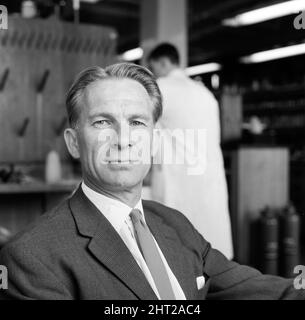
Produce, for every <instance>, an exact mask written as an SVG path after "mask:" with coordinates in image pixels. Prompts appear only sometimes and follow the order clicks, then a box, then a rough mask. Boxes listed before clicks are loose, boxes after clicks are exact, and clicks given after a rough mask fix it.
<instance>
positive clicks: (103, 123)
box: [93, 120, 110, 127]
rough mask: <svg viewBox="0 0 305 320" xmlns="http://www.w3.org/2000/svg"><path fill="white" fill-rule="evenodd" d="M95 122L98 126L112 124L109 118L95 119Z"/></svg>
mask: <svg viewBox="0 0 305 320" xmlns="http://www.w3.org/2000/svg"><path fill="white" fill-rule="evenodd" d="M93 124H94V126H96V127H105V126H109V125H110V121H109V120H98V121H95V122H94V123H93Z"/></svg>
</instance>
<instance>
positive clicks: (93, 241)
mask: <svg viewBox="0 0 305 320" xmlns="http://www.w3.org/2000/svg"><path fill="white" fill-rule="evenodd" d="M143 207H144V212H145V218H146V221H147V224H148V226H149V228H150V230H151V232H152V233H153V235H154V237H155V239H156V240H157V242H158V244H159V246H160V248H161V250H162V252H163V254H164V256H165V258H166V260H167V262H168V264H169V266H170V268H171V269H172V271H173V273H174V274H175V276H176V278H177V280H178V281H179V283H180V285H181V287H182V289H183V291H184V293H185V295H186V298H187V299H205V298H206V297H207V298H209V299H281V298H289V299H295V298H305V293H304V292H305V291H304V290H295V289H294V288H293V286H292V280H288V279H282V278H279V277H274V276H264V275H262V274H261V273H260V272H258V271H257V270H255V269H252V268H249V267H246V266H241V265H239V264H237V263H235V262H231V261H228V260H227V259H226V258H225V257H224V256H223V255H222V254H221V253H220V252H218V251H217V250H214V249H212V248H211V246H210V244H209V243H208V242H207V241H206V240H205V239H204V238H203V237H202V236H201V235H200V234H199V233H198V232H197V231H196V230H195V229H194V227H193V226H192V225H191V223H190V222H189V221H188V220H187V219H186V217H185V216H184V215H182V214H181V213H180V212H178V211H176V210H173V209H170V208H168V207H165V206H163V205H161V204H159V203H156V202H152V201H143ZM0 265H5V266H7V268H8V274H9V283H8V286H9V288H8V289H7V290H0V298H2V299H157V297H156V295H155V294H154V292H153V290H152V289H151V287H150V285H149V283H148V282H147V280H146V278H145V276H144V274H143V273H142V271H141V269H140V268H139V266H138V264H137V263H136V261H135V260H134V258H133V256H132V255H131V253H130V252H129V250H128V249H127V247H126V246H125V244H124V242H123V241H122V240H121V238H120V236H119V235H118V234H117V233H116V231H115V230H114V228H113V227H112V225H111V224H110V223H109V222H108V220H107V219H106V218H105V217H104V216H103V214H101V213H100V212H99V211H98V209H97V208H96V207H95V206H94V205H93V204H92V203H91V202H90V201H89V200H88V199H87V197H86V196H85V195H84V194H83V192H82V190H81V188H78V190H77V191H76V193H75V194H74V195H73V196H72V197H71V198H70V199H68V200H66V201H65V202H63V203H62V204H60V205H59V206H58V207H57V208H55V209H53V210H52V211H50V212H49V213H46V214H44V215H42V216H41V217H40V218H39V219H38V221H37V222H35V224H34V225H32V226H31V227H29V228H27V230H25V231H24V232H22V233H21V234H19V235H17V236H16V237H15V238H14V239H13V240H12V241H10V242H9V243H8V244H7V245H6V246H4V248H3V249H2V250H1V251H0ZM202 275H204V276H205V278H206V285H205V286H204V287H203V289H201V290H198V289H197V284H196V278H197V277H198V276H202Z"/></svg>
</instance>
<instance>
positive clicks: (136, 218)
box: [130, 209, 142, 223]
mask: <svg viewBox="0 0 305 320" xmlns="http://www.w3.org/2000/svg"><path fill="white" fill-rule="evenodd" d="M130 218H131V221H132V223H139V222H141V221H142V213H141V211H140V210H139V209H133V210H132V211H131V212H130Z"/></svg>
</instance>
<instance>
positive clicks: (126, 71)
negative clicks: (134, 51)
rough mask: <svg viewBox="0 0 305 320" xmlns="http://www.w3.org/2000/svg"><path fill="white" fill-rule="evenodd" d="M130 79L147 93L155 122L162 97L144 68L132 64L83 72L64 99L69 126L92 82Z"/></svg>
mask: <svg viewBox="0 0 305 320" xmlns="http://www.w3.org/2000/svg"><path fill="white" fill-rule="evenodd" d="M111 78H114V79H132V80H135V81H137V82H139V83H140V84H141V85H142V86H143V87H144V88H145V90H146V91H147V93H148V95H149V97H150V99H151V101H152V103H153V107H154V111H153V118H154V121H155V122H156V121H157V120H158V119H159V118H160V116H161V114H162V96H161V92H160V89H159V87H158V85H157V82H156V79H155V77H154V75H153V74H152V73H151V72H150V71H149V70H148V69H146V68H144V67H141V66H139V65H136V64H133V63H117V64H113V65H110V66H108V67H107V68H105V69H103V68H101V67H98V66H94V67H90V68H87V69H85V70H83V71H82V72H81V73H80V74H78V76H77V77H76V79H75V80H74V82H73V84H72V86H71V87H70V89H69V91H68V93H67V97H66V107H67V113H68V119H69V124H70V126H71V127H72V128H75V127H76V125H77V121H78V118H79V113H80V100H81V98H82V96H83V93H84V91H85V89H86V88H87V87H88V86H89V85H90V84H91V83H93V82H95V81H99V80H105V79H111Z"/></svg>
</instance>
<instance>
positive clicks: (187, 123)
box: [151, 69, 233, 259]
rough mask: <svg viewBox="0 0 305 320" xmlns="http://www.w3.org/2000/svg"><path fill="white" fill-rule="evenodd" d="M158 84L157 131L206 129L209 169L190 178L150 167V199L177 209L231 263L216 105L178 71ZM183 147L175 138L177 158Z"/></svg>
mask: <svg viewBox="0 0 305 320" xmlns="http://www.w3.org/2000/svg"><path fill="white" fill-rule="evenodd" d="M158 84H159V87H160V90H161V92H162V96H163V115H162V117H161V119H160V120H159V123H158V125H159V127H160V128H162V129H170V130H173V129H177V128H180V129H182V130H185V129H196V130H197V129H206V134H207V139H206V150H207V153H206V165H207V166H206V170H205V172H204V173H203V174H199V175H190V174H189V172H188V168H189V166H188V165H187V164H184V165H181V164H164V163H163V164H161V165H155V166H153V170H152V176H151V197H152V199H153V200H156V201H159V202H161V203H163V204H165V205H167V206H169V207H172V208H175V209H177V210H179V211H181V212H182V213H183V214H184V215H185V216H186V217H187V218H188V219H189V220H190V221H191V222H192V223H193V225H194V226H195V228H196V229H197V230H198V231H199V232H200V233H201V234H202V235H203V236H204V238H205V239H206V240H208V241H209V242H210V243H211V244H212V246H213V247H214V248H216V249H218V250H219V251H221V252H222V253H223V254H224V255H225V256H226V257H227V258H229V259H231V258H232V257H233V246H232V235H231V224H230V217H229V210H228V193H227V185H226V179H225V171H224V164H223V157H222V152H221V149H220V124H219V110H218V103H217V101H216V99H215V98H214V96H213V95H212V93H211V92H210V91H209V90H208V89H207V88H206V87H204V86H203V85H202V84H200V83H198V82H195V81H193V80H191V79H190V78H189V77H187V76H186V75H185V74H184V72H183V71H182V70H179V69H176V70H174V71H172V72H171V73H170V74H169V75H168V76H167V77H164V78H160V79H159V80H158ZM165 140H167V142H168V143H167V144H166V145H167V146H166V148H168V147H169V146H170V145H171V144H170V142H169V141H171V139H169V137H168V138H166V135H165ZM185 147H186V146H185V142H183V140H181V141H179V139H178V140H177V143H176V147H175V148H176V151H177V154H178V157H180V156H181V155H183V150H184V148H185ZM181 152H182V153H181ZM159 156H160V154H159ZM202 161H203V160H202ZM176 163H177V161H176ZM203 167H204V164H203Z"/></svg>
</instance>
